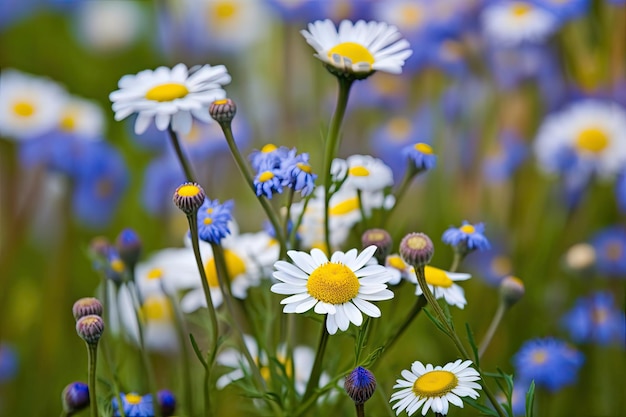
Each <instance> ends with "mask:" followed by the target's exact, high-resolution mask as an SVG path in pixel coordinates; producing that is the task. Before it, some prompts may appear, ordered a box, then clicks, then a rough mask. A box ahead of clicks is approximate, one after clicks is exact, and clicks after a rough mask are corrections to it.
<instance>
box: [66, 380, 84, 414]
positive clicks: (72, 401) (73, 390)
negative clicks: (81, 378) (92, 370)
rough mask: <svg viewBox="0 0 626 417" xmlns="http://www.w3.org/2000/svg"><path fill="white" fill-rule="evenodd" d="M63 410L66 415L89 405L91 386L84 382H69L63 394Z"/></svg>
mask: <svg viewBox="0 0 626 417" xmlns="http://www.w3.org/2000/svg"><path fill="white" fill-rule="evenodd" d="M61 401H62V403H63V410H64V411H65V412H66V415H68V416H70V415H74V414H75V413H77V412H79V411H80V410H82V409H85V408H87V407H89V386H88V385H87V384H85V383H84V382H72V383H70V384H68V385H67V386H66V387H65V388H64V389H63V393H62V394H61Z"/></svg>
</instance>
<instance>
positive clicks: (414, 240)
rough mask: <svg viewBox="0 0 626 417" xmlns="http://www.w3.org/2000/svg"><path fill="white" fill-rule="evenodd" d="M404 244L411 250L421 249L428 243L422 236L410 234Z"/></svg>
mask: <svg viewBox="0 0 626 417" xmlns="http://www.w3.org/2000/svg"><path fill="white" fill-rule="evenodd" d="M406 245H407V246H408V247H409V249H412V250H421V249H424V248H425V247H426V246H427V245H428V241H427V240H426V239H424V237H423V236H411V237H409V238H408V239H407V240H406Z"/></svg>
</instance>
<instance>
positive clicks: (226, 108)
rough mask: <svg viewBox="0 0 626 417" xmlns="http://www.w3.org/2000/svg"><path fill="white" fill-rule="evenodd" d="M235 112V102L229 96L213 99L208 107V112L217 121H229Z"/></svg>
mask: <svg viewBox="0 0 626 417" xmlns="http://www.w3.org/2000/svg"><path fill="white" fill-rule="evenodd" d="M236 113H237V106H236V105H235V102H234V101H232V100H231V99H229V98H224V99H221V100H215V101H214V102H213V103H211V106H210V107H209V114H210V115H211V117H212V118H213V120H215V121H217V122H219V123H230V122H231V121H232V120H233V119H234V118H235V114H236Z"/></svg>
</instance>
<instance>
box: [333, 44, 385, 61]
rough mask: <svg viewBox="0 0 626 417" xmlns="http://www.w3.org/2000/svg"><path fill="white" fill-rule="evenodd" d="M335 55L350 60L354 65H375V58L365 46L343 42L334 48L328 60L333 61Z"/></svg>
mask: <svg viewBox="0 0 626 417" xmlns="http://www.w3.org/2000/svg"><path fill="white" fill-rule="evenodd" d="M333 55H339V56H342V57H344V58H348V59H349V60H350V61H352V64H358V63H361V62H367V63H368V64H370V66H371V65H372V64H373V63H374V56H373V55H372V54H371V53H370V51H368V50H367V48H366V47H364V46H363V45H359V44H358V43H355V42H343V43H340V44H339V45H336V46H334V47H332V48H331V49H330V50H329V51H328V58H329V59H330V60H331V61H332V60H333V59H332V56H333Z"/></svg>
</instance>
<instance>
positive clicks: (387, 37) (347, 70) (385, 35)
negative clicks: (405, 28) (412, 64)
mask: <svg viewBox="0 0 626 417" xmlns="http://www.w3.org/2000/svg"><path fill="white" fill-rule="evenodd" d="M300 33H302V35H303V36H304V38H305V39H306V41H307V43H308V44H309V45H311V46H312V47H313V49H315V57H317V58H318V59H320V60H321V61H322V62H323V63H324V64H325V65H326V68H327V69H328V70H329V71H330V72H331V73H333V74H336V75H339V76H347V77H351V78H356V79H362V78H366V77H368V76H369V75H371V74H372V73H374V71H385V72H389V73H392V74H400V73H401V72H402V66H403V65H404V61H405V60H406V59H407V58H408V57H409V56H411V54H412V51H411V50H410V49H409V42H408V41H407V40H406V39H401V35H400V33H399V32H398V29H397V28H396V27H395V26H390V25H388V24H387V23H379V22H373V21H372V22H367V23H366V22H365V21H363V20H359V21H358V22H356V23H352V22H350V21H348V20H343V21H342V22H341V23H340V24H339V29H337V28H336V27H335V24H334V23H333V22H332V21H331V20H329V19H326V20H323V21H322V20H318V21H316V22H314V23H309V25H308V30H302V31H301V32H300Z"/></svg>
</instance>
